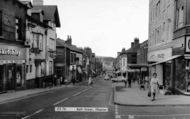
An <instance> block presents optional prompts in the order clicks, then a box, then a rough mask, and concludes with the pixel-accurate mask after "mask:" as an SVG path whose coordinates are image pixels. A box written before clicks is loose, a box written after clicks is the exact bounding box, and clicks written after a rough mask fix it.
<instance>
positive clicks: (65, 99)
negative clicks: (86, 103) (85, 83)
mask: <svg viewBox="0 0 190 119" xmlns="http://www.w3.org/2000/svg"><path fill="white" fill-rule="evenodd" d="M68 99H69V98H64V99H62V100H60V101H58V102H56V103H54V104H53V105H54V106H55V105H58V104H60V103H62V102H65V101H67V100H68Z"/></svg>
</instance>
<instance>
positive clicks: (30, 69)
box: [30, 65, 32, 73]
mask: <svg viewBox="0 0 190 119" xmlns="http://www.w3.org/2000/svg"><path fill="white" fill-rule="evenodd" d="M30 73H32V65H30Z"/></svg>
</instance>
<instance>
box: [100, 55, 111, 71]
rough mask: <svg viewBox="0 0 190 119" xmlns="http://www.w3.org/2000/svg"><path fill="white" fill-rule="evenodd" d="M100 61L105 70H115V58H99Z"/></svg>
mask: <svg viewBox="0 0 190 119" xmlns="http://www.w3.org/2000/svg"><path fill="white" fill-rule="evenodd" d="M97 58H98V59H100V61H101V62H102V64H103V69H104V70H113V62H114V60H115V58H113V57H97Z"/></svg>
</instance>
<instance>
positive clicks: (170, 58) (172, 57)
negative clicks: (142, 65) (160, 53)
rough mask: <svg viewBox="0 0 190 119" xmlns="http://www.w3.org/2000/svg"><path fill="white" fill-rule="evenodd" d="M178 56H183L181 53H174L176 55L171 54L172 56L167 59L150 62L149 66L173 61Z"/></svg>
mask: <svg viewBox="0 0 190 119" xmlns="http://www.w3.org/2000/svg"><path fill="white" fill-rule="evenodd" d="M178 57H181V55H174V56H171V57H169V58H166V59H165V60H162V61H159V62H156V63H153V64H150V65H149V66H155V65H157V64H162V63H165V62H168V61H171V60H173V59H176V58H178Z"/></svg>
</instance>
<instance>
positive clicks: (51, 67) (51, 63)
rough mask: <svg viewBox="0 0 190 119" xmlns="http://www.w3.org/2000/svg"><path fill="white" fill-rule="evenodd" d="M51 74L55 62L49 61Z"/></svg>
mask: <svg viewBox="0 0 190 119" xmlns="http://www.w3.org/2000/svg"><path fill="white" fill-rule="evenodd" d="M49 74H53V62H52V61H49Z"/></svg>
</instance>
